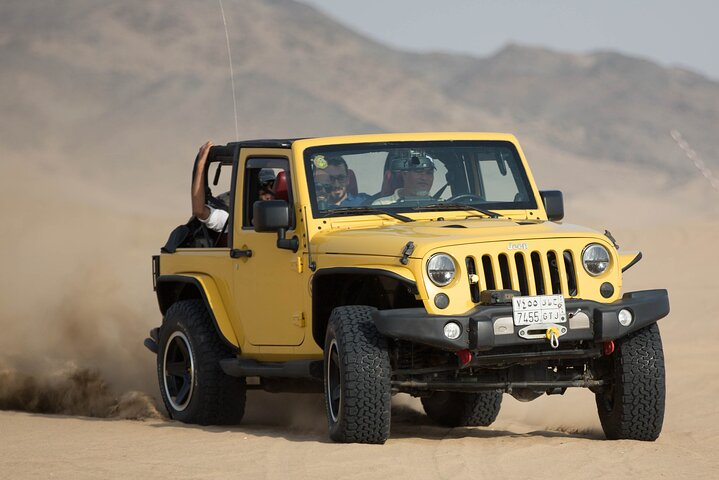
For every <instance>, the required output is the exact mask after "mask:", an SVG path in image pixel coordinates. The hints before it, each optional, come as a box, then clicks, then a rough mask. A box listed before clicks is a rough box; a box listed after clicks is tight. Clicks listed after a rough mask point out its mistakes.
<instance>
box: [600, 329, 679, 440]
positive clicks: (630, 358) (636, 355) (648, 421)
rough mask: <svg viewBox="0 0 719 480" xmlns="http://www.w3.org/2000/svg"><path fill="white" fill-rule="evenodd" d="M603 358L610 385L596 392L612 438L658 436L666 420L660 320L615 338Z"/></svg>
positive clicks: (631, 438)
mask: <svg viewBox="0 0 719 480" xmlns="http://www.w3.org/2000/svg"><path fill="white" fill-rule="evenodd" d="M615 345H616V347H615V352H614V354H613V355H612V356H611V357H610V358H608V359H606V360H603V361H605V362H607V363H606V364H605V365H603V366H604V367H605V368H606V371H607V373H606V375H605V378H606V379H607V380H609V382H610V383H609V385H608V386H606V388H604V389H603V390H602V391H601V392H598V393H596V401H597V410H598V412H599V420H600V421H601V423H602V429H603V430H604V434H605V435H606V436H607V438H608V439H611V440H618V439H630V440H650V441H653V440H656V439H657V438H658V437H659V433H660V432H661V431H662V424H663V423H664V397H665V393H666V386H665V374H664V351H663V349H662V339H661V336H660V335H659V327H658V326H657V324H656V323H654V324H652V325H650V326H648V327H645V328H643V329H641V330H638V331H636V332H633V333H631V334H629V335H628V336H627V337H625V338H623V339H621V340H617V341H616V342H615Z"/></svg>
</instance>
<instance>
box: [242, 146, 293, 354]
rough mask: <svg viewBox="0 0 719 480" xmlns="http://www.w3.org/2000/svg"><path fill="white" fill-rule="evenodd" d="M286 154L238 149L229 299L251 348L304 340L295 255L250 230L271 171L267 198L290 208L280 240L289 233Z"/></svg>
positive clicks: (274, 236) (268, 236)
mask: <svg viewBox="0 0 719 480" xmlns="http://www.w3.org/2000/svg"><path fill="white" fill-rule="evenodd" d="M289 155H290V151H289V150H285V149H249V148H243V149H242V150H241V151H240V158H239V166H240V168H238V178H237V183H236V189H237V190H236V191H237V192H238V193H240V194H239V195H236V196H235V202H236V203H235V207H236V208H235V228H234V231H233V251H234V252H235V256H236V255H242V256H241V257H239V258H234V259H233V263H234V265H233V275H234V288H235V295H234V299H235V308H236V311H237V312H238V315H239V317H240V318H239V321H240V322H241V324H242V330H243V331H244V334H245V337H246V339H247V341H248V342H249V343H251V344H252V345H268V346H269V345H276V346H282V345H286V346H296V345H300V344H301V343H302V342H303V340H304V336H305V328H304V325H305V317H304V313H303V293H304V288H303V286H302V285H303V283H302V278H303V277H302V275H301V273H300V272H299V271H298V258H300V253H299V252H298V253H293V252H292V251H291V250H285V249H280V248H277V234H276V233H274V232H262V233H259V232H255V231H254V228H253V226H252V207H253V205H254V203H255V202H256V201H258V200H259V199H260V196H261V195H263V194H266V190H265V188H266V187H267V185H266V183H267V179H268V177H269V176H270V175H269V173H270V172H271V173H272V175H273V176H274V182H272V185H271V186H270V187H269V188H270V191H271V195H272V196H274V197H275V199H277V200H285V201H287V202H288V204H289V205H290V211H291V213H290V218H291V219H292V220H291V221H292V223H293V224H292V225H290V228H289V229H288V231H287V234H286V238H291V237H292V236H293V235H295V226H294V223H295V222H296V220H295V215H294V212H293V201H292V200H293V198H294V197H293V195H292V182H291V177H292V175H291V172H290V167H289V164H290V162H289ZM265 198H266V197H265ZM300 236H301V235H300ZM250 252H251V254H250ZM248 254H249V255H251V256H248Z"/></svg>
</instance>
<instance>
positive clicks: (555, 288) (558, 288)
mask: <svg viewBox="0 0 719 480" xmlns="http://www.w3.org/2000/svg"><path fill="white" fill-rule="evenodd" d="M547 263H548V264H549V278H550V279H551V280H552V293H562V285H561V284H560V283H559V265H557V255H556V254H555V253H554V252H547Z"/></svg>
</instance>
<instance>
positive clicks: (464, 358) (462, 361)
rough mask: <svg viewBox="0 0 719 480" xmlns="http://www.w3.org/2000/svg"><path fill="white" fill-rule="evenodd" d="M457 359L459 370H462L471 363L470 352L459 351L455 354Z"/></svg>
mask: <svg viewBox="0 0 719 480" xmlns="http://www.w3.org/2000/svg"><path fill="white" fill-rule="evenodd" d="M456 355H457V358H458V359H459V368H464V367H466V366H467V365H469V362H471V361H472V352H470V351H469V350H466V349H465V350H460V351H458V352H456Z"/></svg>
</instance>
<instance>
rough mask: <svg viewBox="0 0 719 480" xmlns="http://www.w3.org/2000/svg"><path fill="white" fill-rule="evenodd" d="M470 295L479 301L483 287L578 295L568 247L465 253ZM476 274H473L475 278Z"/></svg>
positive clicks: (485, 288) (486, 288)
mask: <svg viewBox="0 0 719 480" xmlns="http://www.w3.org/2000/svg"><path fill="white" fill-rule="evenodd" d="M465 260H466V265H467V272H468V274H469V276H470V278H474V280H477V281H476V282H472V281H470V285H469V288H470V294H471V297H472V301H473V302H474V303H479V292H481V291H482V290H502V289H503V290H517V291H519V292H522V295H552V294H562V295H564V296H565V297H575V296H576V295H577V272H576V268H575V262H574V255H573V253H572V251H571V250H564V251H555V250H548V251H544V252H543V251H536V250H535V251H532V252H516V253H500V254H499V255H489V254H485V255H482V256H479V257H475V256H468V257H467V258H466V259H465ZM475 276H476V277H475Z"/></svg>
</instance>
